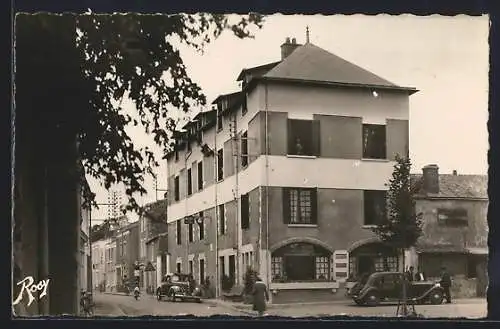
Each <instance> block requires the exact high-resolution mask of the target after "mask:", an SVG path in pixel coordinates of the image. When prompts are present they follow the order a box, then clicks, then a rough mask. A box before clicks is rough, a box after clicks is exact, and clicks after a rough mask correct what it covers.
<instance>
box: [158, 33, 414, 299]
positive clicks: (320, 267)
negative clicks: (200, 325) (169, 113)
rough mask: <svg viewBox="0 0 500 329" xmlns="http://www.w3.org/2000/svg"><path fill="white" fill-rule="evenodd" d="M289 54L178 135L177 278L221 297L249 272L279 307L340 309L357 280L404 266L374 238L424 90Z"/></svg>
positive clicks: (317, 53) (319, 56)
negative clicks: (338, 301)
mask: <svg viewBox="0 0 500 329" xmlns="http://www.w3.org/2000/svg"><path fill="white" fill-rule="evenodd" d="M281 54H282V58H281V60H280V61H278V62H273V63H269V64H265V65H261V66H258V67H253V68H247V69H244V70H242V72H241V73H240V75H239V76H238V78H237V80H238V81H240V82H241V86H242V89H241V91H237V92H234V93H228V94H224V95H220V96H219V97H217V98H216V99H215V100H214V101H213V104H212V105H213V108H212V109H210V110H206V111H203V112H202V113H200V114H198V115H197V116H196V117H195V118H194V120H192V122H190V123H188V124H187V125H186V126H184V127H183V130H182V131H179V132H177V133H176V134H175V139H176V146H175V149H174V150H173V151H172V152H171V153H170V154H169V155H168V158H167V162H168V173H169V182H168V187H169V194H168V200H169V204H168V223H169V228H168V235H169V240H168V241H169V246H168V250H169V254H170V255H171V256H170V257H171V258H170V267H171V268H174V269H176V270H179V271H183V272H193V274H194V275H195V277H203V276H209V277H210V279H211V282H212V283H214V284H216V285H217V292H218V295H221V290H222V288H223V286H225V288H224V289H225V290H228V289H229V287H231V286H234V285H242V284H243V275H244V272H245V270H246V268H247V267H252V268H253V269H255V270H257V271H258V272H259V273H260V275H261V276H262V278H263V279H264V280H265V281H266V283H267V284H268V286H269V287H270V289H272V290H273V291H274V292H275V293H274V294H273V302H277V303H280V302H286V301H289V300H291V299H295V300H297V299H301V300H304V299H305V298H308V299H312V300H314V299H325V298H332V297H331V296H332V295H333V294H332V289H334V290H335V289H338V288H339V287H340V284H341V283H342V282H344V281H345V280H346V279H347V277H348V276H349V275H358V274H361V273H364V272H366V271H370V270H379V269H383V268H385V267H387V268H388V269H394V270H395V269H397V268H398V266H399V264H400V262H401V259H399V258H400V257H398V254H397V252H396V251H395V250H393V249H390V248H386V247H384V245H383V244H382V243H381V242H380V241H378V239H377V238H376V237H375V235H374V233H373V232H372V230H371V227H373V225H376V224H377V222H378V221H379V220H380V219H382V216H383V214H384V212H383V211H382V210H383V208H384V205H385V194H386V191H387V186H386V183H387V182H388V180H389V178H390V177H391V174H392V171H393V166H394V159H395V155H396V154H400V155H403V156H406V155H407V154H408V146H409V97H410V95H412V94H413V93H415V92H417V90H416V89H414V88H406V87H400V86H397V85H395V84H393V83H391V82H389V81H387V80H385V79H383V78H381V77H379V76H377V75H375V74H373V73H371V72H369V71H367V70H364V69H362V68H360V67H359V66H357V65H355V64H352V63H350V62H348V61H346V60H344V59H342V58H339V57H338V56H336V55H334V54H332V53H330V52H328V51H326V50H324V49H321V48H320V47H318V46H316V45H313V44H311V43H309V42H307V43H306V44H305V45H300V44H298V43H296V41H295V39H292V40H290V39H287V40H286V42H285V43H284V44H282V45H281Z"/></svg>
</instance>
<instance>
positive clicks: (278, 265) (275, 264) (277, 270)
mask: <svg viewBox="0 0 500 329" xmlns="http://www.w3.org/2000/svg"><path fill="white" fill-rule="evenodd" d="M282 269H283V258H282V257H272V258H271V277H272V281H275V280H279V279H281V276H282Z"/></svg>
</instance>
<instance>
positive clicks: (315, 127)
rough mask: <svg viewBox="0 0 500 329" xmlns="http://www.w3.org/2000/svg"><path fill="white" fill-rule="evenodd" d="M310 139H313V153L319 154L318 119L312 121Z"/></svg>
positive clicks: (319, 135)
mask: <svg viewBox="0 0 500 329" xmlns="http://www.w3.org/2000/svg"><path fill="white" fill-rule="evenodd" d="M312 141H313V145H312V146H313V155H316V156H320V155H321V134H320V121H319V120H313V122H312Z"/></svg>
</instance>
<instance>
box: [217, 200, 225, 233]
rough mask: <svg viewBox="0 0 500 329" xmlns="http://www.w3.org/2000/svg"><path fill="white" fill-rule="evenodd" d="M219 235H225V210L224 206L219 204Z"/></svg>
mask: <svg viewBox="0 0 500 329" xmlns="http://www.w3.org/2000/svg"><path fill="white" fill-rule="evenodd" d="M218 215H219V234H220V235H224V234H226V218H225V215H226V214H225V209H224V205H223V204H220V205H219V214H218Z"/></svg>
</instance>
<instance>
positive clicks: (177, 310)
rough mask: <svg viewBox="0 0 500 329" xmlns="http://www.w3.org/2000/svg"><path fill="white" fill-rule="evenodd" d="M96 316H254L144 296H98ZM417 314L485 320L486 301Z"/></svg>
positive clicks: (310, 309)
mask: <svg viewBox="0 0 500 329" xmlns="http://www.w3.org/2000/svg"><path fill="white" fill-rule="evenodd" d="M94 300H95V302H96V310H95V314H96V315H101V316H144V315H152V316H187V315H195V316H212V315H230V316H249V313H250V314H253V312H249V311H248V310H243V311H238V310H237V309H235V308H231V307H228V306H222V305H218V306H215V305H214V304H213V303H212V302H210V301H207V302H203V303H201V304H199V303H189V302H176V303H172V302H168V301H162V302H158V301H157V300H156V299H155V298H154V297H152V296H143V297H142V298H141V299H140V300H138V301H136V300H135V299H134V298H133V297H132V296H118V295H107V294H96V295H95V296H94ZM396 307H397V306H396V305H382V306H377V307H362V306H357V305H354V304H353V305H350V304H349V303H347V304H343V303H335V304H330V305H324V304H319V305H318V304H316V305H306V304H304V305H297V306H292V305H288V306H287V307H285V308H281V307H271V308H269V310H268V312H267V314H268V315H270V316H286V317H325V316H335V315H350V316H367V317H370V316H384V317H394V316H395V314H396ZM416 311H417V313H419V314H421V315H423V316H424V317H426V318H440V317H444V318H459V317H465V318H482V317H485V316H486V301H485V300H459V301H456V302H454V303H453V304H443V305H417V306H416Z"/></svg>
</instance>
